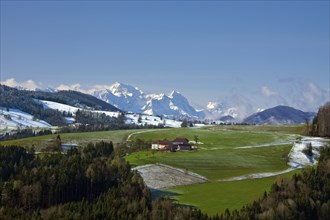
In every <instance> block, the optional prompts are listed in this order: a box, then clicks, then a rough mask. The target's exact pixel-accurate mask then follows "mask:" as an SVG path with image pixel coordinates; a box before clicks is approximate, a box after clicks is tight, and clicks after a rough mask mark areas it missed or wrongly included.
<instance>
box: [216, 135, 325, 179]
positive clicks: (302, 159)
mask: <svg viewBox="0 0 330 220" xmlns="http://www.w3.org/2000/svg"><path fill="white" fill-rule="evenodd" d="M309 144H311V145H312V148H313V150H312V152H313V155H312V156H307V155H306V154H305V153H304V152H303V151H304V150H305V149H307V148H308V145H309ZM325 146H327V145H326V139H324V138H318V137H304V138H303V139H302V140H301V141H297V142H294V143H293V146H292V149H291V151H290V153H289V155H288V157H289V162H288V165H289V166H290V168H288V169H286V170H283V171H279V172H267V173H253V174H248V175H243V176H237V177H232V178H227V179H222V180H219V181H220V182H222V181H237V180H244V179H259V178H265V177H271V176H277V175H280V174H283V173H288V172H291V171H293V170H296V169H299V168H303V167H306V166H312V165H316V164H317V158H319V157H320V149H321V148H322V147H325ZM238 149H239V148H238Z"/></svg>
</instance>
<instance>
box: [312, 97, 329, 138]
mask: <svg viewBox="0 0 330 220" xmlns="http://www.w3.org/2000/svg"><path fill="white" fill-rule="evenodd" d="M309 135H313V136H320V137H330V102H327V103H326V104H324V105H323V106H321V107H320V108H319V111H318V112H317V115H316V117H315V118H314V119H313V122H312V124H311V126H310V128H309Z"/></svg>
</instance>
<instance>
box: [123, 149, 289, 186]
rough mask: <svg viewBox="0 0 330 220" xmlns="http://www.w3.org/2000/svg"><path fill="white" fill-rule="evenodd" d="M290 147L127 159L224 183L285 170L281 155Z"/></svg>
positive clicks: (142, 154) (158, 154) (148, 154)
mask: <svg viewBox="0 0 330 220" xmlns="http://www.w3.org/2000/svg"><path fill="white" fill-rule="evenodd" d="M290 149H291V145H279V146H272V147H266V148H250V149H223V150H197V151H188V152H176V153H168V152H152V151H150V150H148V151H140V152H136V153H133V154H130V155H128V156H127V157H126V160H127V161H129V162H130V163H131V164H132V165H133V166H139V165H144V164H153V163H163V164H167V165H170V166H174V167H179V168H182V169H187V170H189V171H192V172H195V173H198V174H200V175H203V176H205V177H207V178H208V179H210V180H218V179H224V178H229V177H234V176H240V175H244V174H251V173H257V172H274V171H281V170H285V169H287V165H286V161H285V159H284V155H287V154H288V153H289V152H290Z"/></svg>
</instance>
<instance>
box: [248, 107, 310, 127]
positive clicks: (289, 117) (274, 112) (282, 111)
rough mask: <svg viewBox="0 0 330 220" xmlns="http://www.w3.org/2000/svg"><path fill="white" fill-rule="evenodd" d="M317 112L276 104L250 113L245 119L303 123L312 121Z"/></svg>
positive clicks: (256, 121) (250, 121)
mask: <svg viewBox="0 0 330 220" xmlns="http://www.w3.org/2000/svg"><path fill="white" fill-rule="evenodd" d="M315 115H316V113H315V112H303V111H301V110H298V109H295V108H292V107H289V106H282V105H280V106H276V107H274V108H270V109H266V110H264V111H262V112H258V113H255V114H252V115H250V116H249V117H247V118H245V119H244V120H243V123H247V124H302V123H305V122H306V120H307V121H308V122H310V121H311V120H312V119H313V118H314V117H315Z"/></svg>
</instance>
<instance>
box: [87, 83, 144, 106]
mask: <svg viewBox="0 0 330 220" xmlns="http://www.w3.org/2000/svg"><path fill="white" fill-rule="evenodd" d="M88 93H89V94H91V95H93V96H95V97H97V98H98V99H101V100H103V101H105V102H107V103H109V104H112V105H114V106H115V107H117V108H119V109H122V110H124V111H128V112H134V113H141V112H142V111H141V109H142V107H143V106H144V105H145V102H146V100H145V96H144V93H143V92H142V91H141V90H139V89H138V88H134V87H133V86H130V85H125V84H122V83H118V82H117V83H115V84H113V85H110V86H106V85H105V86H97V87H95V88H94V89H91V90H89V91H88Z"/></svg>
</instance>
